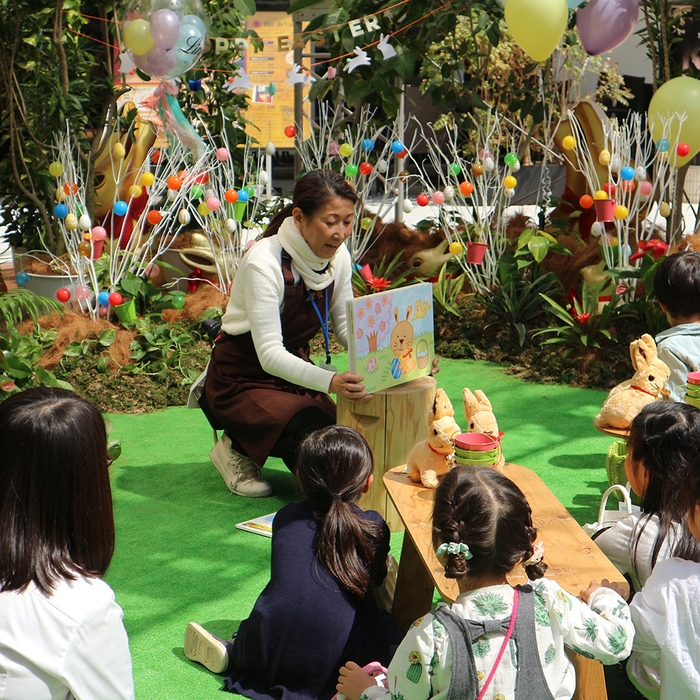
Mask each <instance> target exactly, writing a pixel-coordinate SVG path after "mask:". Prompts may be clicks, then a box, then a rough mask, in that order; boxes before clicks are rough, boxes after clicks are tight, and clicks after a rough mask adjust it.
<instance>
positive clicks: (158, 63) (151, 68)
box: [145, 46, 177, 78]
mask: <svg viewBox="0 0 700 700" xmlns="http://www.w3.org/2000/svg"><path fill="white" fill-rule="evenodd" d="M146 60H147V64H148V67H147V68H146V69H145V70H146V73H148V74H149V75H152V76H154V77H156V78H162V77H164V76H166V75H167V74H168V72H169V71H171V70H172V69H173V68H175V64H176V63H177V55H176V54H175V52H174V51H172V50H171V51H163V49H161V48H159V47H158V46H154V47H153V48H152V49H151V50H150V51H149V52H148V53H147V54H146Z"/></svg>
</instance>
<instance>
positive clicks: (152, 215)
mask: <svg viewBox="0 0 700 700" xmlns="http://www.w3.org/2000/svg"><path fill="white" fill-rule="evenodd" d="M162 220H163V215H162V214H161V213H160V212H159V211H158V210H157V209H151V211H149V212H148V214H146V221H148V223H149V224H151V226H157V225H158V224H159V223H160V222H161V221H162Z"/></svg>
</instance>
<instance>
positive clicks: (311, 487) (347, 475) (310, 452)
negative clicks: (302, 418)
mask: <svg viewBox="0 0 700 700" xmlns="http://www.w3.org/2000/svg"><path fill="white" fill-rule="evenodd" d="M373 470H374V460H373V459H372V451H371V450H370V448H369V445H368V444H367V441H366V440H365V439H364V438H363V437H362V436H361V435H360V434H359V433H358V432H356V431H355V430H353V429H352V428H347V427H345V426H342V425H331V426H329V427H327V428H322V429H321V430H316V431H314V432H313V433H311V434H310V435H308V436H307V437H306V438H305V439H304V441H303V442H302V443H301V446H300V447H299V459H298V461H297V477H298V478H299V483H300V484H301V490H302V492H303V494H304V496H305V498H306V500H307V501H308V502H309V503H310V504H311V507H312V508H313V509H314V514H315V515H316V517H317V518H318V519H319V520H320V521H321V526H320V528H319V532H318V538H317V541H316V548H317V554H318V558H319V560H320V561H321V563H322V564H323V565H324V566H325V567H326V568H327V569H328V571H330V572H331V574H332V575H333V576H334V577H335V578H336V579H338V581H340V583H341V584H342V585H343V586H344V587H345V588H346V589H347V590H348V591H350V592H351V593H352V594H354V595H356V596H358V597H360V598H364V597H365V596H366V595H367V591H368V590H369V583H370V576H371V570H372V564H373V562H374V552H375V549H376V545H377V543H378V542H379V539H380V536H381V532H382V527H381V525H380V524H379V523H376V522H370V521H369V520H366V519H365V518H363V517H362V515H361V512H360V511H359V510H358V509H357V507H355V505H354V504H355V503H356V502H357V500H358V499H359V497H360V496H361V494H362V489H363V488H364V486H365V484H366V483H367V479H368V478H369V476H370V474H372V471H373Z"/></svg>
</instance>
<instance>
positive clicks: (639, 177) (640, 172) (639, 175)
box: [634, 165, 647, 182]
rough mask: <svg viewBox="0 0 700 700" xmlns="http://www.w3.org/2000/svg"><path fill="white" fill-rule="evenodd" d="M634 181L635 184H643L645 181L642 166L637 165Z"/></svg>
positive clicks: (644, 169)
mask: <svg viewBox="0 0 700 700" xmlns="http://www.w3.org/2000/svg"><path fill="white" fill-rule="evenodd" d="M634 179H635V180H636V181H637V182H643V181H644V180H646V179H647V170H646V168H645V167H644V166H643V165H638V166H637V167H636V168H635V171H634Z"/></svg>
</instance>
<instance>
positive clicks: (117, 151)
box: [112, 141, 126, 160]
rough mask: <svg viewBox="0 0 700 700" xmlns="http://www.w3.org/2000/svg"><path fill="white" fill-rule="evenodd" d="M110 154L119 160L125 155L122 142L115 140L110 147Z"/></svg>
mask: <svg viewBox="0 0 700 700" xmlns="http://www.w3.org/2000/svg"><path fill="white" fill-rule="evenodd" d="M112 155H113V156H114V157H115V158H118V159H119V160H121V159H122V158H123V157H124V156H125V155H126V148H124V144H123V143H120V142H119V141H117V142H116V143H115V144H114V146H113V147H112Z"/></svg>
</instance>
